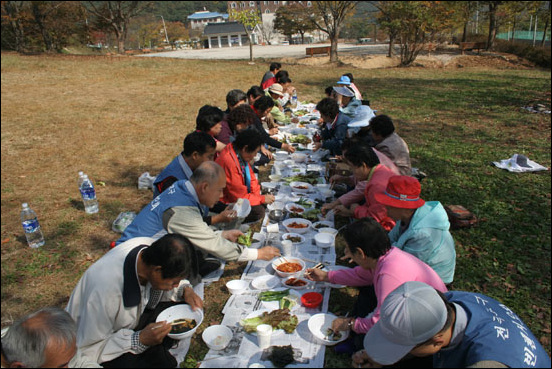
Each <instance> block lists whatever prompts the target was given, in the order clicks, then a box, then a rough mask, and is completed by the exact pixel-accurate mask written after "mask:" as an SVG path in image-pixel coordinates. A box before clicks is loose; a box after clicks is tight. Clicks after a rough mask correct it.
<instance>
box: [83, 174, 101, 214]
mask: <svg viewBox="0 0 552 369" xmlns="http://www.w3.org/2000/svg"><path fill="white" fill-rule="evenodd" d="M80 192H81V195H82V201H83V203H84V211H85V212H86V213H87V214H95V213H97V212H98V210H99V206H98V200H97V199H96V190H95V189H94V185H93V184H92V181H91V180H90V179H88V176H87V175H86V174H84V175H83V181H82V184H81V186H80Z"/></svg>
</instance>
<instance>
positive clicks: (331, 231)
mask: <svg viewBox="0 0 552 369" xmlns="http://www.w3.org/2000/svg"><path fill="white" fill-rule="evenodd" d="M338 232H339V231H338V230H337V229H335V228H332V227H324V228H319V229H318V233H328V234H331V235H333V236H334V237H335V236H336V235H337V233H338Z"/></svg>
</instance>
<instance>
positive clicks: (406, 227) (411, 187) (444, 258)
mask: <svg viewBox="0 0 552 369" xmlns="http://www.w3.org/2000/svg"><path fill="white" fill-rule="evenodd" d="M421 191H422V188H421V186H420V182H418V180H417V179H416V178H414V177H410V176H394V177H391V178H389V182H388V184H387V188H386V190H385V192H380V193H377V194H376V195H375V198H376V200H377V201H378V202H379V203H380V204H382V205H384V206H385V207H386V208H387V215H388V216H389V217H391V218H393V219H394V220H395V221H396V222H397V224H396V225H395V227H394V228H393V229H392V230H391V232H389V239H390V240H391V244H392V245H393V246H396V247H398V248H399V249H401V250H403V251H406V252H408V253H410V254H412V255H414V256H416V257H417V258H418V259H420V260H422V261H423V262H424V263H426V264H428V265H429V266H430V267H432V268H433V270H435V271H436V272H437V274H439V276H440V277H441V279H443V282H445V283H446V284H449V285H450V283H452V280H453V278H454V268H455V266H456V251H455V249H454V239H453V238H452V235H451V234H450V232H449V228H450V223H449V220H448V215H447V212H446V211H445V209H444V208H443V205H441V203H440V202H439V201H424V200H422V199H421V198H420V192H421Z"/></svg>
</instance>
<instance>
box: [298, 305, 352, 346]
mask: <svg viewBox="0 0 552 369" xmlns="http://www.w3.org/2000/svg"><path fill="white" fill-rule="evenodd" d="M336 318H337V317H336V316H335V315H333V314H325V313H320V314H316V315H313V316H312V317H310V319H309V322H308V327H309V330H310V332H311V333H312V335H313V336H314V337H315V338H316V340H317V341H319V342H320V343H321V344H322V345H325V346H333V345H335V344H336V343H339V342H343V341H345V340H346V339H347V337H349V331H341V332H339V333H341V338H340V339H339V340H336V341H330V340H327V339H325V338H324V337H325V336H326V332H327V330H328V328H331V327H332V322H333V321H334V319H336Z"/></svg>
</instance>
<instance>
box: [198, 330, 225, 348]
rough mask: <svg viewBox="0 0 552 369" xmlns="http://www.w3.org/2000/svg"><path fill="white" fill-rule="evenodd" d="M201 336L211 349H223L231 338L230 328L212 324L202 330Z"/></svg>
mask: <svg viewBox="0 0 552 369" xmlns="http://www.w3.org/2000/svg"><path fill="white" fill-rule="evenodd" d="M201 338H203V342H205V344H206V345H207V347H209V348H210V349H211V350H224V349H225V348H226V346H228V344H229V343H230V341H231V340H232V330H231V329H230V328H228V327H227V326H225V325H212V326H210V327H207V329H205V330H204V331H203V334H202V335H201Z"/></svg>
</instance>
